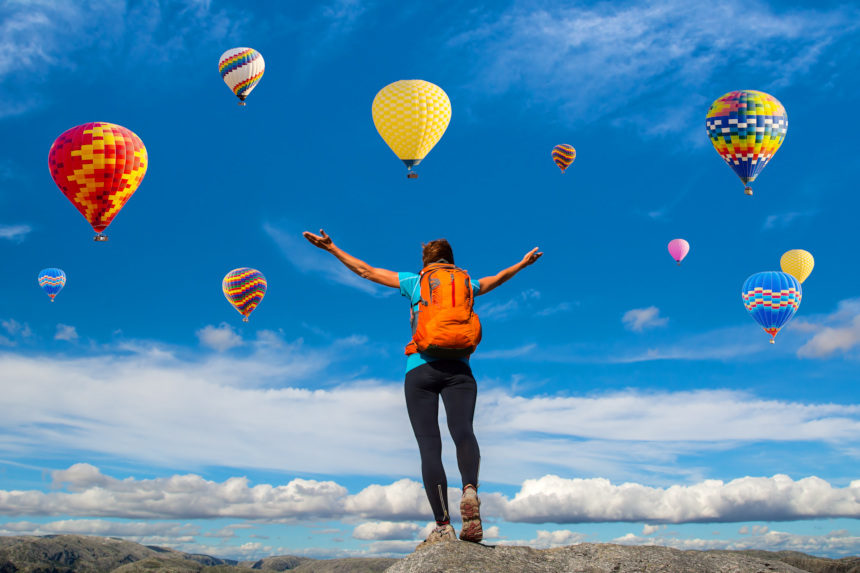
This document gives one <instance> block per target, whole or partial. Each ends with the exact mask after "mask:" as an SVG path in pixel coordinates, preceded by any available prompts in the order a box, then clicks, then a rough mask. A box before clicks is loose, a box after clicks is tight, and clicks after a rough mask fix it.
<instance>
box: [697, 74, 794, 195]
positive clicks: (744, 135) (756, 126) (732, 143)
mask: <svg viewBox="0 0 860 573" xmlns="http://www.w3.org/2000/svg"><path fill="white" fill-rule="evenodd" d="M705 127H706V129H707V132H708V137H709V138H710V140H711V144H712V145H713V146H714V149H716V150H717V153H719V154H720V157H722V158H723V159H724V160H725V162H726V163H728V164H729V167H731V168H732V169H733V170H734V172H735V173H736V174H737V176H738V177H740V179H741V181H743V182H744V184H747V183H751V182H753V181H755V178H756V177H757V176H758V174H759V173H761V170H762V169H764V168H765V166H766V165H767V164H768V162H770V160H771V159H772V158H773V155H774V154H775V153H776V152H777V150H778V149H779V147H780V146H781V145H782V142H783V141H784V140H785V135H786V133H787V132H788V115H787V114H786V113H785V108H784V107H783V106H782V104H781V103H779V100H777V99H776V98H775V97H773V96H772V95H769V94H766V93H764V92H759V91H754V90H739V91H734V92H729V93H727V94H725V95H724V96H722V97H721V98H719V99H718V100H716V101H715V102H714V103H712V104H711V107H710V109H708V116H707V118H706V119H705ZM746 190H747V194H748V195H752V189H750V188H749V187H746Z"/></svg>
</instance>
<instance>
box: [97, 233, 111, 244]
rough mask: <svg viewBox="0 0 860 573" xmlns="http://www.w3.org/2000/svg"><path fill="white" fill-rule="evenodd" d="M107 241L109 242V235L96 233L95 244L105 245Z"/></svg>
mask: <svg viewBox="0 0 860 573" xmlns="http://www.w3.org/2000/svg"><path fill="white" fill-rule="evenodd" d="M107 240H108V237H107V235H105V234H103V233H96V236H95V237H93V241H95V242H97V243H103V242H105V241H107Z"/></svg>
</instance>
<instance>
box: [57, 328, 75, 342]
mask: <svg viewBox="0 0 860 573" xmlns="http://www.w3.org/2000/svg"><path fill="white" fill-rule="evenodd" d="M77 339H78V331H77V329H76V328H75V327H74V326H69V325H68V324H58V325H57V333H56V334H55V335H54V340H67V341H69V342H71V341H73V340H77Z"/></svg>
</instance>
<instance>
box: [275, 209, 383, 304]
mask: <svg viewBox="0 0 860 573" xmlns="http://www.w3.org/2000/svg"><path fill="white" fill-rule="evenodd" d="M263 229H264V230H265V231H266V233H267V234H268V235H269V237H271V238H272V240H273V241H275V243H276V244H277V245H278V247H279V248H280V249H281V253H283V255H284V257H286V259H287V261H289V262H290V263H291V264H292V265H293V266H294V267H296V268H297V269H298V270H300V271H301V272H303V273H319V274H320V275H322V276H323V277H324V278H326V279H328V280H331V281H334V282H336V283H340V284H342V285H346V286H350V287H353V288H355V289H358V290H360V291H362V292H366V293H368V294H371V295H374V296H388V295H391V294H394V293H395V292H396V291H395V290H394V289H392V288H389V287H383V286H380V285H378V284H376V283H373V282H370V281H368V280H367V279H363V278H361V277H359V276H358V275H356V274H355V273H353V272H352V271H350V270H349V269H347V268H346V267H345V266H343V264H342V263H341V262H340V261H338V260H337V259H335V258H334V257H333V256H332V255H330V254H328V253H326V252H325V251H323V250H321V249H319V248H317V247H315V246H313V245H311V244H310V243H309V242H308V241H307V240H306V239H305V238H304V237H302V235H301V233H299V232H295V233H293V232H285V231H283V230H281V229H279V228H277V227H275V226H273V225H270V224H268V223H266V224H265V225H263Z"/></svg>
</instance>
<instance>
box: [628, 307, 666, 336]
mask: <svg viewBox="0 0 860 573" xmlns="http://www.w3.org/2000/svg"><path fill="white" fill-rule="evenodd" d="M621 322H623V323H624V328H626V329H627V330H632V331H633V332H642V331H643V330H647V329H649V328H657V327H658V326H665V325H666V323H668V322H669V319H668V318H665V317H662V316H660V309H659V308H657V307H656V306H649V307H648V308H634V309H632V310H628V311H627V312H625V313H624V316H622V317H621Z"/></svg>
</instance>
